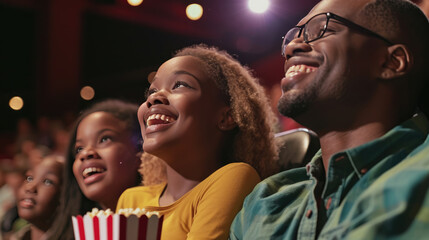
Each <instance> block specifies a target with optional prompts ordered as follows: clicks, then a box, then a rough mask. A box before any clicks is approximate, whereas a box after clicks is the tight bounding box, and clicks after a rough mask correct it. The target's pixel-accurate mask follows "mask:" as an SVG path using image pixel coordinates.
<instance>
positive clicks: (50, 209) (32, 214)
mask: <svg viewBox="0 0 429 240" xmlns="http://www.w3.org/2000/svg"><path fill="white" fill-rule="evenodd" d="M63 168H64V159H63V157H59V156H53V155H52V156H47V157H45V158H44V159H43V160H42V162H40V163H38V164H37V165H35V166H34V167H33V168H32V169H30V170H29V171H28V173H27V178H26V180H25V182H24V183H23V184H22V185H21V187H20V189H19V192H18V199H17V206H18V214H19V217H20V218H22V219H25V220H26V221H28V222H29V223H30V224H29V225H28V226H27V227H24V228H23V229H21V230H20V231H19V232H17V233H16V234H15V235H14V236H13V237H12V239H24V240H25V239H29V240H30V239H45V238H46V233H47V231H48V230H49V229H50V227H51V226H52V225H53V224H54V222H53V220H54V218H55V216H56V214H58V206H59V204H60V192H61V184H62V181H63Z"/></svg>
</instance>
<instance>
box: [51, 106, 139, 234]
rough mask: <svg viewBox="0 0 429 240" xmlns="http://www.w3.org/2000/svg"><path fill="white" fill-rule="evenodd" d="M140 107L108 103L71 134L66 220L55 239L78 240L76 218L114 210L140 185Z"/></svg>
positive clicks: (91, 110) (59, 221)
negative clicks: (124, 194)
mask: <svg viewBox="0 0 429 240" xmlns="http://www.w3.org/2000/svg"><path fill="white" fill-rule="evenodd" d="M137 108H138V106H137V105H134V104H131V103H126V102H123V101H119V100H106V101H103V102H100V103H97V104H95V105H94V106H92V107H91V108H89V109H87V110H86V111H84V112H83V113H82V114H81V116H80V117H79V118H78V119H77V121H76V125H75V127H74V129H73V131H72V136H71V141H70V146H69V149H68V151H67V158H66V164H65V176H64V178H65V180H64V185H63V188H64V191H63V194H62V204H61V209H60V210H61V215H60V216H59V217H58V219H57V221H56V223H55V225H56V226H55V230H54V231H53V234H52V236H51V237H52V239H73V227H72V223H71V216H75V215H79V214H81V215H83V214H85V213H86V212H88V211H91V210H92V208H95V207H96V208H99V209H107V208H110V209H112V210H114V209H115V208H116V202H117V200H118V198H119V196H120V195H121V193H122V192H123V191H124V190H125V189H127V188H129V187H134V186H138V185H140V184H141V180H142V179H141V175H140V173H139V172H138V169H139V166H140V164H141V161H140V155H141V143H142V139H141V134H140V126H139V123H138V119H137Z"/></svg>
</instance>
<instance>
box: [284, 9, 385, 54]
mask: <svg viewBox="0 0 429 240" xmlns="http://www.w3.org/2000/svg"><path fill="white" fill-rule="evenodd" d="M323 14H324V15H326V24H325V25H324V27H323V32H322V33H321V34H320V35H319V36H318V37H316V38H314V39H312V40H310V41H309V40H308V39H307V37H306V36H307V35H308V34H307V35H306V34H303V33H305V29H306V26H307V24H308V23H309V22H310V21H311V20H312V19H314V18H315V17H317V16H320V15H323ZM331 18H332V19H335V20H337V21H339V22H341V23H342V24H344V25H345V26H346V27H349V28H352V29H355V30H358V31H360V32H361V33H364V34H367V35H370V36H373V37H376V38H378V39H381V40H383V41H384V42H386V43H387V44H388V46H392V45H394V44H393V43H392V42H391V41H389V40H387V39H386V38H385V37H383V36H381V35H380V34H378V33H375V32H373V31H371V30H369V29H367V28H365V27H362V26H361V25H359V24H356V23H354V22H352V21H350V20H348V19H346V18H343V17H341V16H338V15H337V14H335V13H332V12H325V13H319V14H316V15H314V16H313V17H311V18H310V19H308V21H307V22H306V23H304V24H302V25H300V26H298V25H297V26H295V27H293V28H291V29H290V30H289V31H287V33H286V34H285V35H284V37H283V42H282V49H281V53H282V56H284V57H285V56H286V54H285V52H286V46H287V45H288V44H289V43H290V42H292V41H293V40H294V39H296V38H299V37H301V34H303V37H304V42H305V43H310V42H313V41H316V40H318V39H320V38H322V37H323V36H324V35H325V33H326V30H327V29H328V24H329V20H330V19H331ZM297 28H298V29H299V32H298V35H297V36H296V37H294V38H293V39H291V40H290V41H289V42H288V43H287V44H286V40H287V38H286V36H287V35H288V34H289V33H290V32H291V31H292V30H294V29H297ZM303 30H304V31H303Z"/></svg>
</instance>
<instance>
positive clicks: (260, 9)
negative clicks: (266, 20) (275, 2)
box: [247, 0, 270, 13]
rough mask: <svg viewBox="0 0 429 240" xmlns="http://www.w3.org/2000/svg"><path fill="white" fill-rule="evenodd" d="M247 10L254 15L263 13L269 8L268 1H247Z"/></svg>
mask: <svg viewBox="0 0 429 240" xmlns="http://www.w3.org/2000/svg"><path fill="white" fill-rule="evenodd" d="M247 4H248V6H249V9H250V10H251V11H252V12H254V13H264V12H265V11H267V10H268V7H269V6H270V1H269V0H249V1H248V2H247Z"/></svg>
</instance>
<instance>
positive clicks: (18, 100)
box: [9, 96, 24, 111]
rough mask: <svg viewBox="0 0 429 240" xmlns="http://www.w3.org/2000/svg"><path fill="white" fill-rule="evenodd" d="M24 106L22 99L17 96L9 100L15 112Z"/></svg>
mask: <svg viewBox="0 0 429 240" xmlns="http://www.w3.org/2000/svg"><path fill="white" fill-rule="evenodd" d="M23 106H24V100H22V98H21V97H18V96H15V97H13V98H11V99H10V100H9V107H10V108H12V109H13V110H15V111H18V110H21V109H22V107H23Z"/></svg>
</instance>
